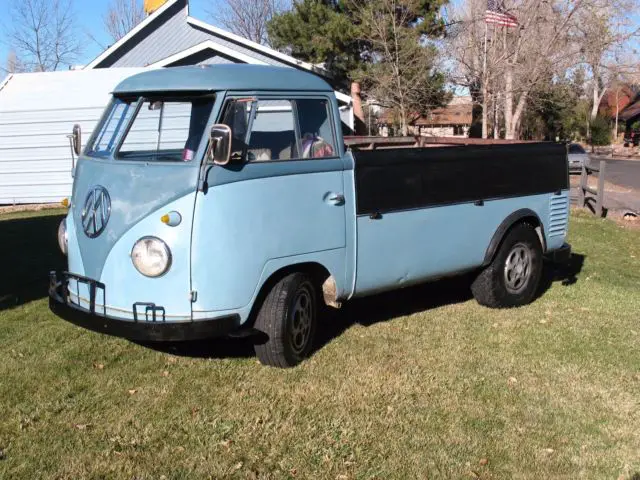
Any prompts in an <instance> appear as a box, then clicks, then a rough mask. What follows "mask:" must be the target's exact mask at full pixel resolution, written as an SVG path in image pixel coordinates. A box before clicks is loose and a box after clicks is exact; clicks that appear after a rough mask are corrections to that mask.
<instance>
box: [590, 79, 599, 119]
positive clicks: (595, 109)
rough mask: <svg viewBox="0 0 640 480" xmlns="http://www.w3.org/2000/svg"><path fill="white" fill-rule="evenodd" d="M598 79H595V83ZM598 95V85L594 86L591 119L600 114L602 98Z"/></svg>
mask: <svg viewBox="0 0 640 480" xmlns="http://www.w3.org/2000/svg"><path fill="white" fill-rule="evenodd" d="M595 82H596V81H595V80H594V83H595ZM598 97H599V95H598V85H597V84H596V85H594V86H593V105H592V107H591V120H595V119H596V117H597V116H598V107H599V106H600V100H599V98H598Z"/></svg>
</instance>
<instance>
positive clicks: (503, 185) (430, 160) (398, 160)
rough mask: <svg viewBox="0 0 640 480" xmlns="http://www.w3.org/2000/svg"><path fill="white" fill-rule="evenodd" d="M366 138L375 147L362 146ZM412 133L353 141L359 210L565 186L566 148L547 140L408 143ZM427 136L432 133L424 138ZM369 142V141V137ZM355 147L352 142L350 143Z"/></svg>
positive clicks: (479, 198)
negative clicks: (405, 135)
mask: <svg viewBox="0 0 640 480" xmlns="http://www.w3.org/2000/svg"><path fill="white" fill-rule="evenodd" d="M365 138H369V139H372V140H373V143H374V145H377V146H378V148H375V147H374V148H372V149H369V148H366V147H365V149H361V148H358V147H357V146H356V144H357V145H359V146H362V145H364V144H365V142H366V140H365ZM409 139H413V137H395V138H393V137H392V138H390V139H384V140H382V142H386V143H384V147H383V148H379V147H380V143H377V142H379V140H378V139H376V138H374V137H359V138H358V139H357V140H355V139H354V138H353V137H351V138H349V139H345V141H346V143H347V145H352V147H351V148H352V154H353V157H354V160H355V182H356V197H357V212H358V214H371V213H375V212H378V213H383V212H391V211H397V210H405V209H413V208H424V207H433V206H439V205H450V204H455V203H465V202H478V201H487V200H494V199H499V198H510V197H518V196H527V195H536V194H542V193H554V192H559V191H562V190H566V189H568V188H569V175H568V167H567V149H566V146H565V145H564V144H560V143H552V142H513V141H502V142H499V143H496V142H495V141H493V140H492V141H491V143H487V142H486V141H484V143H480V142H474V143H473V144H469V143H461V144H454V143H449V144H444V141H449V142H451V141H452V140H454V141H457V140H462V141H465V142H468V141H469V140H476V139H443V140H442V142H443V143H441V144H430V145H429V146H425V144H424V142H423V141H420V140H418V141H416V140H415V139H414V144H412V145H410V140H409ZM429 140H432V139H429ZM370 142H371V141H370ZM354 147H355V148H354Z"/></svg>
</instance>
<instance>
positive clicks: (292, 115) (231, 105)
mask: <svg viewBox="0 0 640 480" xmlns="http://www.w3.org/2000/svg"><path fill="white" fill-rule="evenodd" d="M329 111H330V110H329V103H328V101H327V100H324V99H297V100H285V99H278V100H276V99H259V100H256V99H235V100H232V101H230V102H228V103H227V106H226V108H225V112H224V114H223V117H222V123H224V124H226V125H228V126H229V127H231V130H232V135H233V142H232V148H231V150H232V155H236V156H242V158H244V159H245V160H246V161H249V162H264V161H282V160H300V159H312V158H313V159H316V158H330V157H335V156H336V155H335V152H336V148H335V135H334V133H333V124H332V122H331V116H330V115H329Z"/></svg>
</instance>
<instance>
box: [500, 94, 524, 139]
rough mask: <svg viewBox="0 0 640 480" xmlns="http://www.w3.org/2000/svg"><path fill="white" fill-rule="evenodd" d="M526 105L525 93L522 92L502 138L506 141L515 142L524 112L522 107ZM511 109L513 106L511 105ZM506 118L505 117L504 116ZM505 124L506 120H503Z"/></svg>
mask: <svg viewBox="0 0 640 480" xmlns="http://www.w3.org/2000/svg"><path fill="white" fill-rule="evenodd" d="M526 103H527V92H522V93H521V94H520V99H519V100H518V105H517V106H516V111H515V112H513V113H512V115H511V120H510V121H509V124H508V125H509V128H508V129H507V130H506V131H505V136H504V138H506V139H508V140H515V139H516V137H517V132H518V128H519V127H520V120H521V119H522V114H523V112H524V106H525V104H526ZM511 106H512V107H513V104H511ZM505 116H506V115H505ZM505 123H506V118H505Z"/></svg>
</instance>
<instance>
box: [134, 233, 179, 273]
mask: <svg viewBox="0 0 640 480" xmlns="http://www.w3.org/2000/svg"><path fill="white" fill-rule="evenodd" d="M131 260H132V261H133V266H134V267H136V269H137V270H138V271H139V272H140V273H141V274H143V275H145V276H147V277H159V276H160V275H162V274H163V273H165V272H166V271H167V270H169V267H170V266H171V251H170V250H169V247H167V244H166V243H164V242H163V241H162V240H160V239H159V238H156V237H142V238H141V239H140V240H138V241H137V242H136V243H135V245H134V246H133V250H131Z"/></svg>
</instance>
